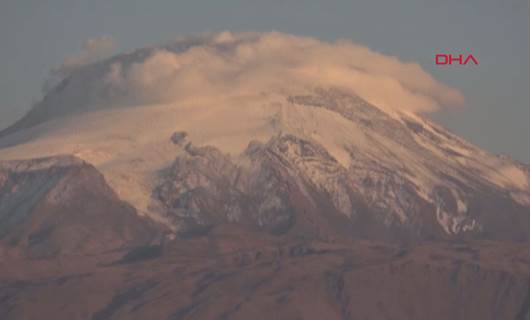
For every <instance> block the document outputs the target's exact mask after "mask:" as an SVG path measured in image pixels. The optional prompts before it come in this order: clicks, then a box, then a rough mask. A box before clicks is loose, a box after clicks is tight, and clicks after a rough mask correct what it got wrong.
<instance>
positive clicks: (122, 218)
mask: <svg viewBox="0 0 530 320" xmlns="http://www.w3.org/2000/svg"><path fill="white" fill-rule="evenodd" d="M160 235H161V229H159V227H156V226H155V225H154V224H153V223H152V222H150V221H148V220H145V219H143V218H140V217H138V215H137V214H136V212H135V210H134V208H132V207H131V206H130V205H128V204H126V203H125V202H123V201H121V200H119V199H118V198H117V197H116V195H115V194H114V192H113V191H112V189H111V188H109V186H108V185H107V184H106V183H105V179H104V178H103V176H102V175H101V174H100V173H99V172H98V171H97V170H96V169H95V168H94V167H93V166H91V165H89V164H87V163H85V162H83V161H81V160H79V159H77V158H74V157H70V156H58V157H54V158H45V159H35V160H21V161H9V162H1V163H0V244H1V245H2V247H3V248H4V251H5V252H6V253H9V254H21V255H27V256H31V257H39V256H50V255H57V254H74V253H76V254H79V253H94V252H102V251H105V250H111V249H116V248H121V247H126V246H131V245H139V244H142V243H149V242H151V241H156V240H158V241H159V240H160Z"/></svg>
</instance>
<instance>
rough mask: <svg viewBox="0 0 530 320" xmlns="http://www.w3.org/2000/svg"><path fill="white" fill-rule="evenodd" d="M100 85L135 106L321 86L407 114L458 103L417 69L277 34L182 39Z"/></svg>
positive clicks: (119, 68)
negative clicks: (136, 103) (197, 97)
mask: <svg viewBox="0 0 530 320" xmlns="http://www.w3.org/2000/svg"><path fill="white" fill-rule="evenodd" d="M172 48H179V49H172ZM81 60H84V59H81ZM105 83H106V85H109V86H110V87H111V88H114V89H116V90H119V91H120V92H125V94H126V95H127V96H128V97H129V99H133V100H134V101H135V102H138V103H154V102H156V103H167V102H173V101H183V100H185V99H187V98H190V97H193V96H200V97H203V98H206V97H211V98H213V99H215V97H217V96H219V95H227V94H230V95H237V94H242V95H243V94H252V93H259V92H275V91H276V92H280V91H294V92H296V91H301V90H304V89H307V88H314V87H320V86H322V87H329V86H332V87H337V88H341V89H344V90H350V91H352V92H354V93H356V94H358V95H359V96H361V97H363V98H364V99H366V100H368V101H369V102H372V103H374V104H376V105H378V106H380V107H383V108H398V109H401V110H408V111H411V112H430V111H434V110H437V109H438V108H440V106H449V105H461V104H463V101H464V98H463V96H462V94H461V93H460V92H459V91H458V90H456V89H453V88H450V87H448V86H446V85H444V84H442V83H440V82H438V81H437V80H435V79H434V78H433V77H432V76H431V75H429V74H428V73H427V72H425V71H424V70H423V69H422V68H421V66H420V65H418V64H417V63H413V62H403V61H401V60H399V59H398V58H396V57H392V56H387V55H383V54H381V53H377V52H374V51H372V50H370V49H368V48H366V47H365V46H362V45H359V44H356V43H352V42H351V41H348V40H341V41H337V42H334V43H328V42H323V41H320V40H317V39H314V38H307V37H298V36H294V35H288V34H283V33H277V32H271V33H238V34H233V33H230V32H223V33H218V34H208V35H201V36H196V37H189V38H180V39H179V40H178V41H177V43H175V44H173V45H170V46H167V47H166V48H165V49H157V50H154V51H153V52H152V53H151V55H149V56H148V57H147V58H146V59H145V60H143V61H141V62H137V63H133V64H127V65H122V64H120V63H116V64H114V65H113V66H112V67H111V69H110V70H109V72H108V74H107V76H106V79H105Z"/></svg>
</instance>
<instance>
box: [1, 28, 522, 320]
mask: <svg viewBox="0 0 530 320" xmlns="http://www.w3.org/2000/svg"><path fill="white" fill-rule="evenodd" d="M291 43H294V46H291ZM287 44H289V45H287ZM286 46H287V49H285V47H286ZM292 52H294V53H295V54H293V53H292ZM308 52H309V54H308ZM323 53H325V54H333V56H334V57H335V58H336V60H337V61H339V62H341V63H342V64H339V65H335V64H334V63H335V62H334V61H333V59H330V60H332V61H328V60H326V59H324V60H322V59H323V58H322V57H323V55H322V54H323ZM306 55H307V56H306ZM299 56H303V57H305V58H304V60H303V61H299V60H297V59H298V57H299ZM324 56H325V57H327V56H326V55H324ZM344 56H347V58H348V59H345V58H344ZM359 57H363V58H366V59H367V60H369V62H370V61H372V60H373V61H375V62H377V63H369V62H363V64H362V65H353V66H352V64H355V62H350V60H351V59H353V60H355V59H357V60H359V59H360V58H359ZM350 58H351V59H350ZM349 59H350V60H349ZM342 60H344V61H342ZM379 66H385V68H386V69H384V70H383V69H381V68H380V67H379ZM339 67H340V68H339ZM315 68H316V69H315ZM417 69H418V68H417V67H415V66H410V65H408V64H402V63H398V62H396V61H395V59H391V58H386V57H382V56H381V55H378V54H375V53H371V52H368V51H366V50H365V49H362V48H358V47H356V46H353V45H349V44H342V43H339V44H336V45H335V46H331V45H328V44H321V43H320V42H316V41H315V40H311V39H301V38H300V39H299V38H297V37H294V36H288V35H281V34H280V35H278V34H272V35H256V34H242V35H232V34H224V33H223V34H218V35H213V36H200V37H195V38H193V37H192V38H187V39H184V40H180V41H177V42H176V43H175V44H171V45H167V46H164V47H149V48H144V49H139V50H136V51H133V52H131V53H126V54H121V55H117V56H115V57H112V58H110V59H108V60H105V61H101V62H97V63H94V64H90V65H86V66H80V67H79V68H77V69H75V70H74V71H73V72H72V73H71V74H69V75H68V76H66V78H65V79H63V80H62V82H61V83H60V84H59V85H58V86H57V87H55V88H53V89H52V90H50V91H49V92H48V93H47V94H46V95H45V97H44V98H43V100H42V101H41V102H39V103H37V104H36V105H35V106H34V107H33V108H32V110H31V111H29V112H28V114H27V115H26V116H24V117H23V118H22V119H21V120H20V121H18V122H17V123H15V124H14V125H13V126H11V127H9V128H7V129H5V130H4V131H2V132H0V270H1V272H0V274H1V276H0V318H2V319H4V318H5V319H33V318H35V317H37V315H46V317H47V318H54V319H61V318H65V319H99V320H101V319H134V318H138V319H145V318H161V319H197V318H204V319H209V318H215V317H219V318H223V319H228V318H238V319H239V318H240V319H248V318H269V319H270V318H274V317H276V318H278V317H279V318H297V317H298V318H303V319H311V318H318V319H321V318H330V319H351V318H356V317H360V318H363V319H364V318H366V319H381V318H385V317H386V318H395V319H425V318H432V319H447V318H452V319H499V318H506V319H529V318H528V317H529V316H530V307H529V306H530V302H529V301H530V300H529V299H530V298H529V297H530V294H529V292H530V291H529V290H530V274H529V273H528V270H529V268H528V266H530V260H529V259H530V258H529V257H530V254H529V251H528V250H529V249H528V243H529V241H530V169H529V166H528V165H525V164H522V163H519V162H517V161H515V160H513V159H511V158H509V157H506V156H497V155H493V154H491V153H489V152H487V151H485V150H482V149H480V148H478V147H476V146H474V145H472V144H471V143H469V142H467V141H465V140H464V139H462V138H460V137H458V136H456V135H454V134H452V133H450V132H448V131H447V130H445V129H444V128H442V127H441V126H439V125H437V124H435V123H433V122H432V121H431V120H429V119H428V118H427V117H426V116H424V115H422V113H421V112H418V111H417V108H418V106H417V104H418V103H419V102H421V105H423V104H427V105H428V104H430V103H431V104H432V103H436V102H437V101H442V102H443V101H445V100H444V98H443V97H445V96H451V94H452V93H453V92H452V91H451V90H450V89H447V88H446V87H444V86H442V85H440V84H438V83H436V82H434V80H432V79H431V78H430V77H428V76H425V75H424V74H423V73H422V72H419V71H418V70H417ZM315 70H316V71H315ZM345 70H346V71H347V73H346V75H347V77H345V76H344V74H343V72H346V71H345ZM401 71H403V72H405V73H406V74H404V75H403V74H401ZM385 72H387V73H385ZM365 73H366V74H365ZM389 77H390V78H392V77H393V78H395V79H393V80H392V81H390V80H389ZM414 77H419V78H420V80H418V81H415V80H414V79H413V78H414ZM352 79H353V80H352ZM374 79H375V82H374ZM331 80H333V81H331ZM352 86H353V88H352ZM374 92H376V93H378V95H375V96H374ZM429 95H431V96H432V97H429ZM441 96H443V97H441ZM433 101H434V102H433ZM382 287H384V288H385V290H380V289H381V288H382ZM36 297H39V299H40V301H42V302H39V303H37V304H33V305H32V307H31V308H29V307H28V301H35V299H37V298H36Z"/></svg>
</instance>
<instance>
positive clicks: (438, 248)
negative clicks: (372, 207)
mask: <svg viewBox="0 0 530 320" xmlns="http://www.w3.org/2000/svg"><path fill="white" fill-rule="evenodd" d="M0 319H92V320H104V319H407V320H411V319H468V320H469V319H481V320H485V319H496V320H497V319H517V320H523V319H530V245H528V244H508V243H495V242H470V243H459V244H455V243H441V242H438V243H425V244H417V245H391V244H382V243H376V242H368V241H362V240H358V241H348V240H341V239H333V240H328V241H316V240H308V239H303V238H294V237H289V236H271V235H268V234H264V233H256V232H248V231H245V230H242V229H240V228H237V227H232V226H219V227H216V228H214V229H212V230H210V232H209V233H208V234H207V235H202V236H198V237H194V238H191V239H181V240H176V241H170V242H167V243H165V244H157V245H146V246H141V247H136V248H133V249H122V250H111V251H106V252H100V253H97V254H84V255H83V254H76V253H69V254H65V255H56V256H53V257H48V258H33V259H32V258H11V259H5V258H4V259H3V260H2V262H1V263H0Z"/></svg>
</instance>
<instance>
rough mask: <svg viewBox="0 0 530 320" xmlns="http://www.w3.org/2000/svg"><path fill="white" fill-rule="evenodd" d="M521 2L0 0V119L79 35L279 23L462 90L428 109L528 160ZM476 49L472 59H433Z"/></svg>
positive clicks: (123, 46)
mask: <svg viewBox="0 0 530 320" xmlns="http://www.w3.org/2000/svg"><path fill="white" fill-rule="evenodd" d="M529 1H530V0H468V1H465V2H464V1H457V0H446V1H439V0H423V1H421V0H400V1H396V0H363V1H353V0H349V1H346V0H344V1H339V0H319V1H316V0H314V1H305V0H285V1H281V0H269V1H266V0H246V1H244V0H223V1H219V0H211V1H204V0H193V1H179V0H151V1H136V0H92V1H86V0H84V1H80V0H1V2H0V71H1V72H0V127H5V126H7V125H9V124H10V123H12V122H13V121H15V120H16V119H17V118H18V117H20V116H22V115H23V113H24V112H26V111H27V110H28V108H29V107H30V106H31V104H32V102H34V101H36V100H38V99H40V98H41V88H42V85H43V82H44V80H45V79H46V78H47V75H48V73H49V70H50V69H51V68H52V67H54V66H58V65H60V64H61V63H62V62H63V60H64V59H65V57H67V56H70V55H73V54H76V53H78V52H79V51H80V48H81V46H82V44H83V43H84V42H85V41H86V40H88V39H92V38H96V37H100V36H103V35H108V36H112V37H113V38H114V39H115V40H116V42H117V44H118V50H119V51H123V50H130V49H134V48H138V47H143V46H146V45H150V44H159V43H165V42H169V41H171V40H172V39H174V38H175V37H177V36H178V35H185V34H190V33H197V32H204V31H219V30H231V31H272V30H276V31H282V32H288V33H293V34H298V35H308V36H314V37H318V38H321V39H324V40H335V39H337V38H348V39H351V40H353V41H355V42H359V43H361V44H364V45H366V46H368V47H370V48H372V49H374V50H376V51H380V52H382V53H385V54H388V55H395V56H398V57H399V58H400V59H402V60H405V61H414V62H418V63H420V64H421V65H422V67H423V68H424V69H425V70H427V71H428V72H430V73H431V74H433V75H434V76H435V77H436V78H437V79H439V80H441V81H442V82H445V83H446V84H448V85H451V86H453V87H456V88H458V89H460V90H461V91H462V92H463V93H464V95H465V97H466V99H467V106H466V107H465V108H464V109H462V110H454V111H446V112H443V113H442V114H436V115H433V117H434V118H435V119H437V120H438V121H440V122H442V124H444V125H445V126H446V127H448V128H449V129H451V130H452V131H454V132H456V133H457V134H459V135H462V136H463V137H465V138H467V139H468V140H470V141H471V142H474V143H476V144H478V145H480V146H482V147H484V148H486V149H488V150H490V151H493V152H496V153H505V154H509V155H511V156H513V157H515V158H516V159H519V160H523V161H525V162H527V163H530V61H529V60H528V59H530V2H529ZM440 51H446V52H454V53H460V52H464V53H465V52H473V54H474V55H475V56H476V57H477V58H478V60H479V63H480V64H479V65H478V66H467V67H459V66H452V67H442V66H436V65H434V54H435V53H438V52H440Z"/></svg>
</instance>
